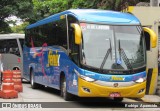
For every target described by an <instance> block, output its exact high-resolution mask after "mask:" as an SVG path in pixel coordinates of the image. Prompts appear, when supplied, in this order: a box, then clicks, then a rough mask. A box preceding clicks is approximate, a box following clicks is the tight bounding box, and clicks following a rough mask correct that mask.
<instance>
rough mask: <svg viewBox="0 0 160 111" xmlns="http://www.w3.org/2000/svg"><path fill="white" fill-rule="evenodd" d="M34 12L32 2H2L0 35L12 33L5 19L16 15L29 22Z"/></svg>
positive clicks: (0, 7) (3, 0)
mask: <svg viewBox="0 0 160 111" xmlns="http://www.w3.org/2000/svg"><path fill="white" fill-rule="evenodd" d="M32 10H33V5H32V0H0V33H9V32H11V29H10V27H9V25H8V24H7V22H5V18H7V17H10V16H12V15H15V16H17V17H19V18H21V19H24V20H28V21H29V20H30V18H32V15H33V14H32Z"/></svg>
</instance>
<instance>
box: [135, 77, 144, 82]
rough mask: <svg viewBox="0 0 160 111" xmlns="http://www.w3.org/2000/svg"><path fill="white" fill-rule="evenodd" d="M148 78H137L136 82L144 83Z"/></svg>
mask: <svg viewBox="0 0 160 111" xmlns="http://www.w3.org/2000/svg"><path fill="white" fill-rule="evenodd" d="M145 80H146V78H139V79H137V80H135V82H136V83H142V82H144V81H145Z"/></svg>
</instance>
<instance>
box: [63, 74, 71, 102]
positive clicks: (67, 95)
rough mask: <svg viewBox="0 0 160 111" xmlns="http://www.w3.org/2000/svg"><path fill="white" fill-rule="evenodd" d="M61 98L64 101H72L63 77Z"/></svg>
mask: <svg viewBox="0 0 160 111" xmlns="http://www.w3.org/2000/svg"><path fill="white" fill-rule="evenodd" d="M61 96H62V97H63V98H64V100H66V101H69V100H71V99H72V95H71V94H69V93H68V92H67V88H66V79H65V77H64V78H62V80H61Z"/></svg>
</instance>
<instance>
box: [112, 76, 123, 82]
mask: <svg viewBox="0 0 160 111" xmlns="http://www.w3.org/2000/svg"><path fill="white" fill-rule="evenodd" d="M111 80H114V81H124V80H125V78H124V77H117V76H112V77H111Z"/></svg>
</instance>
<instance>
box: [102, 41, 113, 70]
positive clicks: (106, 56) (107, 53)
mask: <svg viewBox="0 0 160 111" xmlns="http://www.w3.org/2000/svg"><path fill="white" fill-rule="evenodd" d="M109 43H110V48H109V49H108V50H107V52H106V54H105V56H104V59H103V61H102V64H101V66H100V71H101V70H102V69H103V67H104V65H105V63H106V60H107V58H108V56H109V54H110V53H111V50H112V46H111V40H110V39H109Z"/></svg>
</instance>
